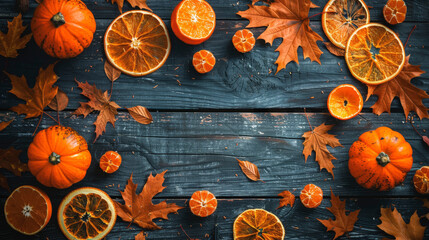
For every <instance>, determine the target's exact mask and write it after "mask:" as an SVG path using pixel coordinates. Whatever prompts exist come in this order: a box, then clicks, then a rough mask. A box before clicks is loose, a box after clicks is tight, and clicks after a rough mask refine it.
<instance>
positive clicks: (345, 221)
mask: <svg viewBox="0 0 429 240" xmlns="http://www.w3.org/2000/svg"><path fill="white" fill-rule="evenodd" d="M326 209H328V211H330V212H331V213H332V214H333V215H334V216H335V221H334V220H332V219H331V218H330V219H328V220H321V219H317V220H319V222H321V223H322V224H323V225H324V226H325V227H326V228H327V230H326V231H334V232H335V237H334V239H336V238H338V237H340V236H343V235H344V234H345V233H348V232H351V231H353V228H354V225H355V223H356V221H357V220H358V215H359V212H360V210H356V211H353V212H350V213H349V215H346V200H344V201H341V200H340V198H339V197H338V196H335V195H334V193H333V192H332V189H331V207H327V208H326Z"/></svg>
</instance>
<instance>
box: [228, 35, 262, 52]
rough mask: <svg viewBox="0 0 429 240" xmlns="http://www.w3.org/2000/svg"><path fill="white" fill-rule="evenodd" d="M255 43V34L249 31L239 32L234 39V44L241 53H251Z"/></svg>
mask: <svg viewBox="0 0 429 240" xmlns="http://www.w3.org/2000/svg"><path fill="white" fill-rule="evenodd" d="M255 42H256V40H255V37H254V36H253V33H252V32H251V31H249V30H248V29H242V30H238V31H237V32H235V34H234V36H233V37H232V44H234V47H235V49H237V51H239V52H241V53H246V52H250V50H252V49H253V47H254V46H255Z"/></svg>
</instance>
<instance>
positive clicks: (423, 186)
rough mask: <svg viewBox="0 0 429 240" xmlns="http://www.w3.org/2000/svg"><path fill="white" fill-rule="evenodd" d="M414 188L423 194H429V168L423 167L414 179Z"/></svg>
mask: <svg viewBox="0 0 429 240" xmlns="http://www.w3.org/2000/svg"><path fill="white" fill-rule="evenodd" d="M413 183H414V188H415V189H416V191H417V192H419V193H421V194H428V193H429V166H423V167H421V168H420V169H419V170H417V171H416V173H415V174H414V177H413Z"/></svg>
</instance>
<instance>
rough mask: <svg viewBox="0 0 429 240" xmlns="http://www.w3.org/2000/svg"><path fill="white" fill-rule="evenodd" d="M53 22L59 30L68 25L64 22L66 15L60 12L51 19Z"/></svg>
mask: <svg viewBox="0 0 429 240" xmlns="http://www.w3.org/2000/svg"><path fill="white" fill-rule="evenodd" d="M51 22H52V23H53V24H54V26H55V27H56V28H57V27H59V26H61V25H63V24H64V23H66V20H64V15H63V14H62V13H60V12H58V13H57V14H55V15H54V16H53V17H52V18H51Z"/></svg>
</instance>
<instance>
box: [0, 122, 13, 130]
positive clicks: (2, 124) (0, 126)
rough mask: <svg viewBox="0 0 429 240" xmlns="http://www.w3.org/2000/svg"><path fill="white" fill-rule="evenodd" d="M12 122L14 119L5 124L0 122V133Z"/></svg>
mask: <svg viewBox="0 0 429 240" xmlns="http://www.w3.org/2000/svg"><path fill="white" fill-rule="evenodd" d="M13 120H15V119H12V120H10V121H6V122H0V131H3V130H4V129H5V128H6V127H7V126H9V124H11V123H12V122H13Z"/></svg>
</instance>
